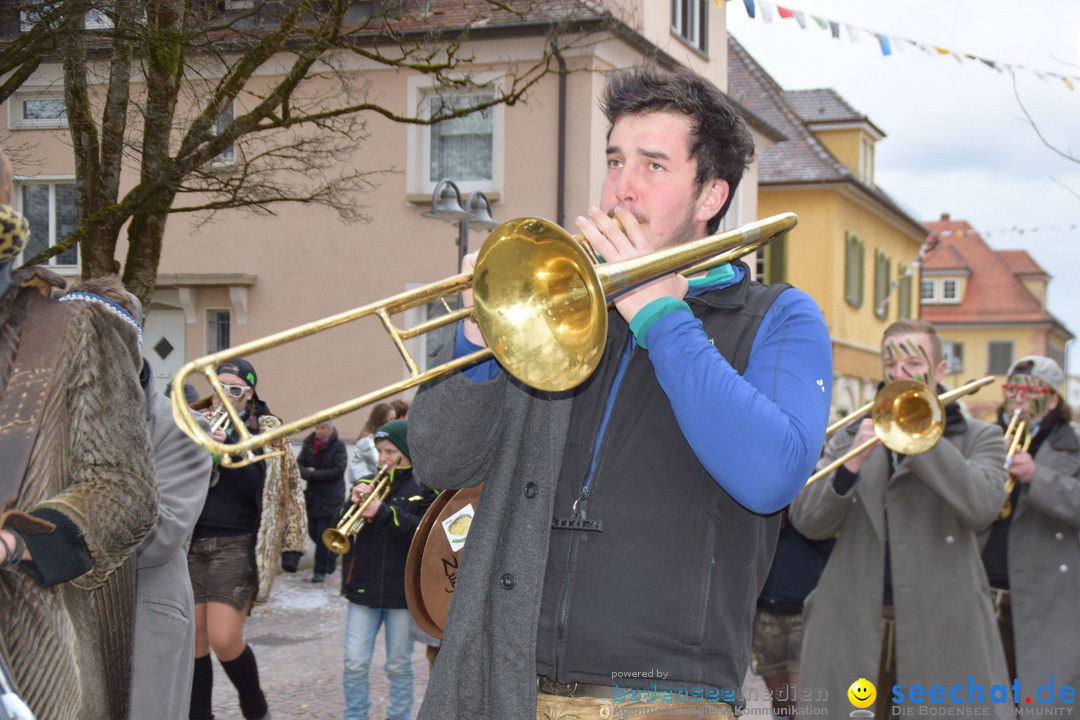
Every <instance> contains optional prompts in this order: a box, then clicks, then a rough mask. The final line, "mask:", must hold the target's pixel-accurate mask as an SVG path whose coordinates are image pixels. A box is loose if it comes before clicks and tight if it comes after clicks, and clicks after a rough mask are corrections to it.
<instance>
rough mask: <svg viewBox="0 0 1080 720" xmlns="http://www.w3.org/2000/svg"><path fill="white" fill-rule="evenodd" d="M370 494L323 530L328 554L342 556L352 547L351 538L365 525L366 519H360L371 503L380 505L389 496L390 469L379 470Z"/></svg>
mask: <svg viewBox="0 0 1080 720" xmlns="http://www.w3.org/2000/svg"><path fill="white" fill-rule="evenodd" d="M371 486H372V487H371V492H369V493H368V494H367V497H365V498H364V499H363V500H361V501H360V502H357V503H353V505H352V507H350V508H349V510H348V511H347V512H346V513H345V514H344V515H343V516H342V518H341V520H339V521H338V524H337V525H336V526H335V527H332V528H326V529H325V530H323V534H322V541H323V545H325V546H326V547H327V548H328V549H329V550H330V552H332V553H337V554H338V555H344V554H345V553H347V552H349V548H351V547H352V538H354V537H355V536H356V534H357V533H358V532H360V531H361V530H363V529H364V526H365V525H367V518H365V517H361V516H362V515H363V514H364V511H365V510H367V508H368V506H369V505H371V503H372V501H374V500H376V499H377V500H378V501H379V502H380V503H381V502H384V501H385V500H386V496H387V495H389V494H390V469H389V468H387V467H381V468H379V472H378V473H376V475H375V477H374V478H372V479H371Z"/></svg>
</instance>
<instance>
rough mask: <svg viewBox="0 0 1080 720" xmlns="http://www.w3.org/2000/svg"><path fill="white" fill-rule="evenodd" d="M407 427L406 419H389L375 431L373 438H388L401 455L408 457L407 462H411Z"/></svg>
mask: <svg viewBox="0 0 1080 720" xmlns="http://www.w3.org/2000/svg"><path fill="white" fill-rule="evenodd" d="M408 428H409V421H408V420H391V421H390V422H388V423H386V424H385V425H383V426H381V427H380V428H379V429H378V430H376V431H375V440H389V441H390V442H392V443H394V447H396V448H397V449H398V450H399V451H400V452H401V454H402V455H404V456H405V457H407V458H409V462H412V456H411V455H409V437H408Z"/></svg>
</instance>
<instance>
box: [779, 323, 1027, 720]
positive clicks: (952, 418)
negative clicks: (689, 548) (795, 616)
mask: <svg viewBox="0 0 1080 720" xmlns="http://www.w3.org/2000/svg"><path fill="white" fill-rule="evenodd" d="M881 360H882V364H883V366H884V376H885V381H886V382H888V383H893V382H894V381H903V380H915V381H917V382H920V383H923V384H925V385H928V386H929V387H930V388H931V389H936V392H938V393H939V394H940V393H941V392H942V389H943V388H942V387H941V381H942V378H943V377H944V375H945V368H946V363H945V360H944V358H943V355H942V351H941V339H940V338H939V337H938V335H937V332H936V330H935V329H934V326H933V325H931V324H930V323H928V322H925V321H922V320H899V321H897V322H895V323H893V324H892V325H890V326H889V327H888V328H887V329H886V330H885V335H884V338H883V339H882V344H881ZM873 437H874V428H873V422H872V421H871V420H870V419H868V418H863V419H862V420H861V422H858V423H857V424H853V425H850V426H848V427H847V428H846V429H843V430H840V431H839V432H836V433H835V434H834V435H833V436H832V438H831V439H830V441H829V443H828V445H827V447H826V448H825V452H824V455H823V457H822V459H821V462H820V464H821V465H822V467H825V466H827V465H829V464H832V461H833V459H834V458H839V457H841V456H843V455H845V454H847V450H848V449H849V448H854V447H858V446H859V445H860V444H862V443H863V441H864V440H867V439H870V438H873ZM1004 462H1005V450H1004V448H1003V447H1002V442H1001V431H1000V430H999V429H998V428H996V427H994V426H993V425H990V424H989V423H985V422H982V421H979V420H973V419H970V418H967V417H965V416H964V415H963V414H962V412H961V410H960V406H959V405H957V404H956V403H949V404H948V405H947V406H946V408H945V418H944V435H943V436H942V437H941V439H940V440H939V441H938V442H937V443H936V444H934V445H933V447H931V448H930V449H929V450H925V451H924V452H921V453H918V454H910V455H902V454H899V453H897V452H894V451H892V450H890V449H888V448H886V447H884V446H882V445H880V444H879V445H876V446H874V447H871V448H869V449H867V450H864V451H863V452H861V453H859V454H857V455H855V456H854V457H850V458H849V459H848V460H847V461H846V462H845V463H844V464H842V465H841V466H840V467H839V468H837V469H836V470H835V471H834V472H832V473H831V474H829V475H826V476H824V478H823V479H822V480H821V481H820V482H816V483H814V484H812V485H809V486H808V487H807V488H806V489H805V490H803V492H802V493H800V494H799V496H798V497H797V498H796V499H795V501H794V502H793V503H792V506H791V511H790V518H791V521H792V523H793V524H794V525H795V527H796V529H798V530H799V532H801V533H803V534H804V535H806V536H807V537H809V538H813V539H818V540H821V539H826V538H832V537H836V538H837V539H836V544H835V545H834V546H833V551H832V554H831V555H830V557H829V561H828V563H827V564H826V566H825V570H824V572H823V573H822V576H821V579H820V580H819V581H818V585H817V588H816V589H815V590H814V591H813V592H812V593H811V595H810V597H809V598H808V599H807V601H806V605H805V610H804V634H803V654H802V666H801V669H802V675H801V683H802V686H803V687H806V688H821V689H823V690H824V691H825V692H827V693H828V697H827V699H824V700H822V702H823V703H824V704H825V705H827V707H828V714H829V716H830V717H839V716H841V715H843V716H847V715H848V714H849V713H850V712H851V709H852V707H851V703H850V702H849V700H848V696H847V689H848V687H849V686H851V685H852V683H854V682H855V681H856V680H859V679H860V678H866V679H867V680H869V681H870V682H871V683H873V684H874V685H875V686H876V690H877V704H876V708H875V716H876V717H879V718H885V717H888V716H889V715H890V714H891V711H890V705H891V704H893V697H894V691H893V688H894V686H897V687H900V686H902V687H901V695H897V696H896V697H897V699H898V700H902V698H903V697H904V695H903V694H902V692H903V690H904V689H905V688H911V686H912V685H918V684H921V685H922V686H923V687H924V688H929V687H931V686H934V685H941V686H943V687H945V688H950V687H952V686H953V685H955V684H957V683H962V684H963V686H964V687H965V688H967V687H968V685H969V677H970V678H971V680H970V682H971V683H976V684H981V686H982V687H983V688H985V689H986V691H987V692H989V689H990V687H991V685H993V684H1002V685H1003V684H1007V683H1008V682H1009V681H1008V679H1007V676H1006V669H1005V658H1004V655H1003V653H1002V649H1001V641H1000V639H999V637H998V633H997V630H996V628H995V626H994V616H993V606H992V603H991V600H990V592H989V588H988V586H987V582H986V573H985V572H984V571H983V566H982V562H981V560H980V558H979V545H978V541H977V539H976V533H977V532H978V531H980V530H982V529H983V528H985V527H986V526H987V525H989V524H990V523H991V522H992V521H993V519H994V517H996V515H997V513H998V510H999V509H1000V508H1001V503H1002V501H1003V500H1004V490H1003V488H1004V484H1005V471H1004ZM912 699H913V700H914V698H912ZM965 699H966V695H965ZM814 701H815V702H817V701H818V698H814ZM976 702H978V700H976ZM982 702H989V698H988V697H985V696H984V697H983V700H982ZM953 703H955V697H953V698H950V697H946V698H945V699H944V702H943V703H942V704H941V707H943V708H945V707H947V706H949V705H951V704H953ZM897 704H899V703H897ZM909 707H910V706H909ZM808 712H809V710H808ZM943 712H944V711H943Z"/></svg>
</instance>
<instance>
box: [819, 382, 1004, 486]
mask: <svg viewBox="0 0 1080 720" xmlns="http://www.w3.org/2000/svg"><path fill="white" fill-rule="evenodd" d="M995 380H996V378H995V377H994V376H993V375H987V376H986V377H984V378H980V379H978V380H972V381H971V382H969V383H967V384H966V385H961V386H960V387H958V388H956V389H955V390H950V391H948V392H944V393H942V394H941V395H939V396H938V397H937V400H938V402H940V403H941V404H942V406H945V405H947V404H949V403H951V402H952V401H953V400H955V399H956V398H958V397H962V396H964V395H969V394H971V393H973V392H975V391H977V390H978V389H979V388H981V387H983V386H984V385H989V384H990V383H992V382H994V381H995ZM885 387H886V388H887V387H888V385H886V386H885ZM884 389H885V388H882V390H884ZM874 404H875V403H873V402H871V403H870V405H871V406H873V405H874ZM864 412H865V411H864ZM849 417H850V416H849ZM844 424H845V425H846V424H847V423H844ZM880 442H881V438H879V437H872V438H870V439H869V440H867V441H866V442H864V443H862V444H861V445H859V446H858V447H856V448H851V449H850V450H848V451H847V452H846V453H844V454H843V455H841V456H840V457H838V458H836V459H835V460H833V461H832V462H831V463H829V464H828V465H826V466H825V467H823V468H822V469H820V470H818V471H817V472H815V473H814V474H813V475H811V476H810V477H809V478H808V479H807V480H806V484H805V485H803V487H804V488H807V487H810V486H811V485H813V484H814V483H816V482H817V481H818V480H820V479H821V478H823V477H825V476H826V475H828V474H829V473H831V472H832V471H833V470H836V469H837V468H839V467H840V466H841V465H843V464H844V463H846V462H847V461H848V460H850V459H852V458H853V457H855V456H856V455H859V454H860V453H862V452H865V451H866V450H868V449H870V448H871V447H873V446H874V445H877V444H878V443H880ZM886 447H887V446H886ZM931 447H933V446H931ZM929 449H930V448H927V450H929ZM924 452H925V451H924Z"/></svg>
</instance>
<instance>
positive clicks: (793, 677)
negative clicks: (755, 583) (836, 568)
mask: <svg viewBox="0 0 1080 720" xmlns="http://www.w3.org/2000/svg"><path fill="white" fill-rule="evenodd" d="M834 542H835V541H834V540H833V539H832V538H829V539H827V540H810V539H809V538H807V537H806V536H804V535H803V534H802V533H800V532H799V531H798V530H796V529H795V528H794V526H792V524H791V522H790V521H789V520H788V519H787V510H786V509H785V510H784V511H783V512H781V513H780V537H779V538H778V539H777V541H776V554H775V555H773V561H772V568H771V569H770V570H769V576H768V577H767V578H765V585H764V586H763V587H762V588H761V594H760V595H758V600H757V612H756V613H754V635H753V643H752V646H751V650H752V651H753V660H754V672H755V673H756V674H758V675H760V676H761V679H762V680H764V681H765V685H766V687H768V688H769V696H770V700H771V702H772V710H773V717H776V718H787V717H792V716H793V715H796V714H797V710H796V709H795V706H796V702H797V699H798V695H799V658H800V657H801V656H802V635H803V632H802V611H803V601H805V600H806V596H807V595H809V594H810V591H811V590H813V589H814V586H815V585H817V581H818V578H820V577H821V571H822V570H824V569H825V563H826V561H828V559H829V551H830V550H832V546H833V543H834Z"/></svg>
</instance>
